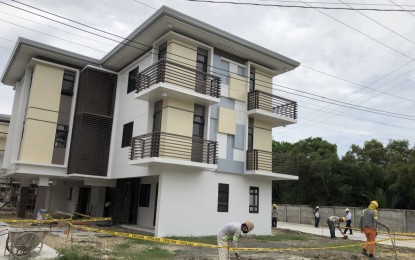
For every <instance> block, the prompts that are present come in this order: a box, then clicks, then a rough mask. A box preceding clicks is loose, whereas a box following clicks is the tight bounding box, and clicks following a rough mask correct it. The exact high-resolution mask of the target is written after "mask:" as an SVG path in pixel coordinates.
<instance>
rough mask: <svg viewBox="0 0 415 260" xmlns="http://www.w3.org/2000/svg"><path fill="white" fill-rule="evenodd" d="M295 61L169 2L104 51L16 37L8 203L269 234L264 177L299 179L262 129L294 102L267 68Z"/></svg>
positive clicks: (165, 229)
mask: <svg viewBox="0 0 415 260" xmlns="http://www.w3.org/2000/svg"><path fill="white" fill-rule="evenodd" d="M298 65H299V63H298V62H297V61H294V60H292V59H290V58H287V57H285V56H282V55H280V54H278V53H275V52H272V51H270V50H267V49H265V48H263V47H260V46H258V45H256V44H254V43H251V42H248V41H246V40H244V39H241V38H239V37H237V36H234V35H232V34H229V33H227V32H225V31H222V30H220V29H218V28H215V27H213V26H211V25H208V24H206V23H203V22H201V21H198V20H196V19H194V18H192V17H189V16H187V15H184V14H182V13H179V12H177V11H175V10H173V9H170V8H168V7H162V8H161V9H159V10H158V11H157V12H156V13H155V14H154V15H153V16H151V17H150V18H149V19H148V20H146V21H145V22H144V23H143V24H142V25H141V26H140V27H138V28H137V29H136V30H135V31H134V32H133V33H132V34H130V35H129V36H128V37H126V39H125V40H123V41H122V42H121V43H120V44H119V45H118V46H117V47H115V48H114V49H113V50H112V51H111V52H110V53H108V54H107V55H106V56H105V57H103V58H102V59H100V60H96V59H92V58H89V57H85V56H82V55H79V54H76V53H73V52H68V51H65V50H62V49H57V48H54V47H51V46H48V45H45V44H41V43H38V42H33V41H30V40H27V39H23V38H20V39H19V41H18V43H17V45H16V48H15V51H14V52H13V54H12V56H11V58H10V61H9V63H8V65H7V68H6V70H5V72H4V74H3V77H2V82H3V83H4V84H6V85H10V86H13V87H14V89H15V100H14V105H13V112H12V116H11V121H10V129H9V136H8V139H7V145H6V151H5V155H4V162H3V168H4V172H5V173H4V176H3V177H13V178H18V179H19V180H20V181H21V183H22V186H21V195H20V198H21V199H20V200H21V201H20V204H19V210H18V213H19V214H20V215H21V216H24V214H25V212H26V210H28V209H29V210H32V211H36V210H37V209H39V208H45V209H47V210H49V211H55V210H63V211H70V212H79V213H86V214H91V215H93V216H111V217H112V218H113V221H114V222H115V223H119V224H128V225H134V226H136V227H138V228H142V229H145V230H147V231H148V230H150V231H153V232H154V234H155V236H159V237H161V236H169V235H193V236H197V235H213V234H215V233H216V231H217V230H218V228H219V227H221V226H222V225H223V224H224V223H227V222H230V221H236V220H239V221H244V220H245V219H251V220H252V221H253V222H255V229H254V233H255V234H270V233H271V224H270V219H271V204H272V201H271V193H272V180H277V181H278V180H297V179H298V172H297V165H296V161H295V158H292V157H289V156H287V155H281V154H280V155H279V154H273V153H272V129H273V128H274V127H282V126H286V125H288V124H294V123H296V121H297V104H296V102H294V101H291V100H288V99H285V98H282V97H279V96H278V95H276V94H278V93H277V91H276V90H274V88H273V84H272V78H273V77H274V76H277V75H279V74H281V73H284V72H287V71H290V70H292V69H294V68H295V67H297V66H298Z"/></svg>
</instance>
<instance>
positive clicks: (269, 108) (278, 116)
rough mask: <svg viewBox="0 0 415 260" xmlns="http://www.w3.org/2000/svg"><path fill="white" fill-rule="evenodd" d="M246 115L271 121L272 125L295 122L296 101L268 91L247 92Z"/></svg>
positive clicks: (284, 124)
mask: <svg viewBox="0 0 415 260" xmlns="http://www.w3.org/2000/svg"><path fill="white" fill-rule="evenodd" d="M248 116H250V117H254V118H259V119H261V120H264V121H267V122H272V127H278V126H286V125H288V124H294V123H296V122H297V102H295V101H291V100H288V99H285V98H282V97H278V96H274V95H272V94H270V93H266V92H262V91H259V90H254V91H250V92H248Z"/></svg>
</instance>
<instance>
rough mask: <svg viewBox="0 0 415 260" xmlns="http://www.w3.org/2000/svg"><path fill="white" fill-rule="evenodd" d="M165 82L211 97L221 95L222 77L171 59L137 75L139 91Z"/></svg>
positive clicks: (161, 61) (159, 62)
mask: <svg viewBox="0 0 415 260" xmlns="http://www.w3.org/2000/svg"><path fill="white" fill-rule="evenodd" d="M160 82H165V83H171V84H174V85H176V86H180V87H183V88H186V89H189V90H191V91H195V92H197V93H201V94H205V95H208V96H211V97H215V98H219V97H220V78H219V77H217V76H213V75H211V74H208V73H205V72H201V71H198V70H196V69H194V68H191V67H188V66H185V65H183V64H180V63H176V62H173V61H169V60H160V61H158V62H157V63H155V64H154V65H152V66H150V67H148V68H147V69H145V70H143V71H142V72H141V73H139V74H138V75H137V83H136V89H137V93H139V92H141V91H143V90H146V89H148V88H150V87H151V86H152V85H154V84H157V83H160Z"/></svg>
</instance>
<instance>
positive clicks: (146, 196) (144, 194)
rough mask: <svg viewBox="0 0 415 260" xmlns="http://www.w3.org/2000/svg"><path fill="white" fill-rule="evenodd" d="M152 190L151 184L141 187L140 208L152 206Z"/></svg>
mask: <svg viewBox="0 0 415 260" xmlns="http://www.w3.org/2000/svg"><path fill="white" fill-rule="evenodd" d="M150 190H151V184H141V185H140V200H139V202H138V206H140V207H147V208H148V207H149V206H150Z"/></svg>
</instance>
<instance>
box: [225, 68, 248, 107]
mask: <svg viewBox="0 0 415 260" xmlns="http://www.w3.org/2000/svg"><path fill="white" fill-rule="evenodd" d="M229 97H230V98H233V99H236V100H239V101H242V102H245V101H246V97H247V82H246V78H245V77H243V76H239V75H236V74H233V73H232V74H231V77H230V78H229Z"/></svg>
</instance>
